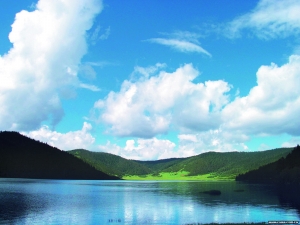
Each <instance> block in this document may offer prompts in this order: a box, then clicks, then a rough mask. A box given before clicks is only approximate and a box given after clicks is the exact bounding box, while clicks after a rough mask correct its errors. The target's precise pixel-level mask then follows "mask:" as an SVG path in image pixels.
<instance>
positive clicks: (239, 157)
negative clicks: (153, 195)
mask: <svg viewBox="0 0 300 225" xmlns="http://www.w3.org/2000/svg"><path fill="white" fill-rule="evenodd" d="M291 150H292V148H278V149H273V150H267V151H260V152H224V153H221V152H207V153H203V154H200V155H197V156H193V157H189V158H187V159H185V160H183V161H181V162H179V163H177V164H174V165H173V166H170V167H169V168H166V169H164V170H163V172H178V171H181V170H182V171H187V172H189V176H197V175H203V174H211V175H212V176H217V177H228V178H235V176H236V175H238V174H241V173H245V172H247V171H250V170H253V169H256V168H259V167H260V166H262V165H265V164H268V163H271V162H274V161H276V160H278V159H279V158H281V157H285V156H286V155H287V154H288V153H289V152H291Z"/></svg>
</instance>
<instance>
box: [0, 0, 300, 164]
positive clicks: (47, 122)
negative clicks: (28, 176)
mask: <svg viewBox="0 0 300 225" xmlns="http://www.w3.org/2000/svg"><path fill="white" fill-rule="evenodd" d="M0 11H1V13H0V21H1V24H0V55H1V57H0V105H1V109H0V130H16V131H19V132H22V133H23V134H25V135H27V136H29V137H32V138H35V139H38V140H41V141H44V142H47V143H48V144H50V145H53V146H56V147H58V148H61V149H63V150H70V149H75V148H85V149H89V150H92V151H105V152H110V153H113V154H117V155H120V156H123V157H125V158H131V159H143V160H149V159H161V158H170V157H187V156H191V155H196V154H200V153H203V152H207V151H218V152H228V151H260V150H267V149H272V148H278V147H291V146H295V145H296V144H298V143H300V128H299V127H300V119H299V112H300V89H299V84H300V42H299V35H300V23H299V21H300V14H299V13H298V12H299V11H300V3H299V1H296V0H287V1H284V2H282V1H274V0H272V1H270V0H261V1H254V0H253V1H237V0H226V1H224V0H223V1H221V0H219V1H213V2H212V1H206V0H205V1H204V0H202V1H190V2H189V3H188V4H187V3H186V1H177V2H176V3H174V2H171V1H163V2H161V1H137V0H131V1H126V3H120V2H119V1H99V0H53V1H50V2H49V1H46V0H40V1H32V0H30V1H29V0H24V1H19V2H18V4H16V3H15V2H11V1H1V2H0Z"/></svg>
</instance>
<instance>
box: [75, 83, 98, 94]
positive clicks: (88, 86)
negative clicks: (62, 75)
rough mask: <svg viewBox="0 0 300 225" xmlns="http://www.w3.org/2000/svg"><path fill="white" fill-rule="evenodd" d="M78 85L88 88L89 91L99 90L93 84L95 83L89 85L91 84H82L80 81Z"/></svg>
mask: <svg viewBox="0 0 300 225" xmlns="http://www.w3.org/2000/svg"><path fill="white" fill-rule="evenodd" d="M79 86H80V87H81V88H85V89H88V90H90V91H95V92H97V91H101V89H100V88H98V87H97V86H95V85H91V84H84V83H81V84H80V85H79Z"/></svg>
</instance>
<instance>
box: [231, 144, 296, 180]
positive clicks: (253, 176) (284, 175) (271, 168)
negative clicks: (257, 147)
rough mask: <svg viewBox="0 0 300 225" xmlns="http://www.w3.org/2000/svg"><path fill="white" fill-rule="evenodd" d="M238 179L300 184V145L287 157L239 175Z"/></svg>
mask: <svg viewBox="0 0 300 225" xmlns="http://www.w3.org/2000/svg"><path fill="white" fill-rule="evenodd" d="M236 180H237V181H247V182H254V183H272V184H297V185H299V184H300V147H299V145H298V146H296V147H295V148H294V149H293V151H292V152H291V153H289V154H288V155H287V156H286V157H285V158H284V157H281V158H280V159H279V160H277V161H275V162H273V163H269V164H267V165H264V166H261V167H259V168H258V169H256V170H252V171H249V172H247V173H245V174H241V175H238V176H237V177H236Z"/></svg>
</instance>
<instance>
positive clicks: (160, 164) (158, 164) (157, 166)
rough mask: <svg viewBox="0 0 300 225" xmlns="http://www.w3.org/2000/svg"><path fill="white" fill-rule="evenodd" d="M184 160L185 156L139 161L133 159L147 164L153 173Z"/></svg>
mask: <svg viewBox="0 0 300 225" xmlns="http://www.w3.org/2000/svg"><path fill="white" fill-rule="evenodd" d="M184 160H186V158H170V159H160V160H155V161H140V160H135V161H136V162H138V163H140V164H143V165H145V166H147V167H148V168H149V169H151V170H152V171H153V172H154V173H157V172H160V171H162V170H165V169H167V168H169V167H171V166H174V165H175V164H177V163H180V162H182V161H184Z"/></svg>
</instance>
